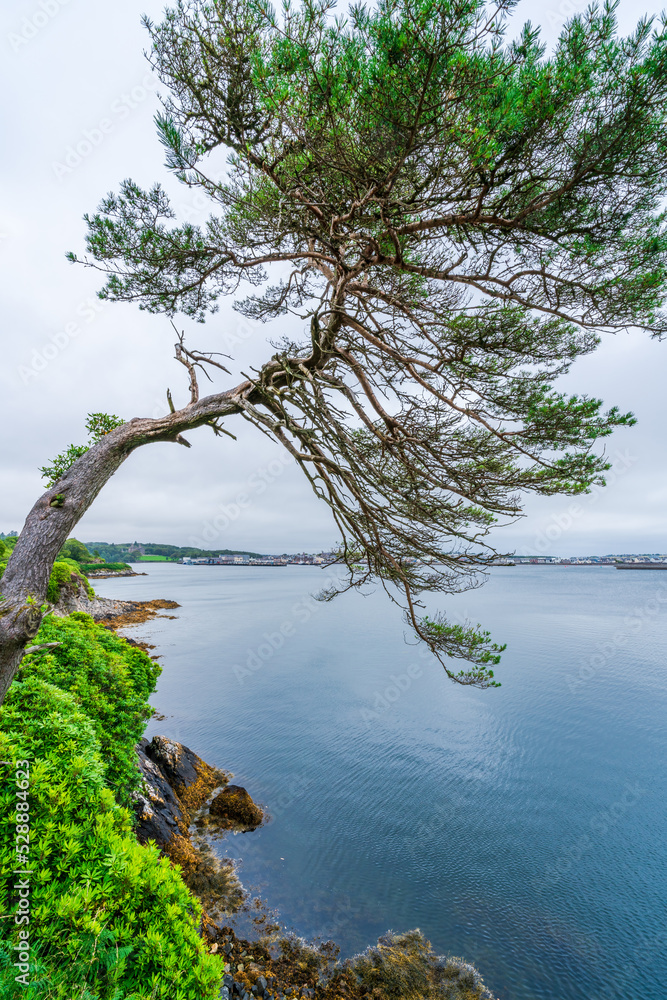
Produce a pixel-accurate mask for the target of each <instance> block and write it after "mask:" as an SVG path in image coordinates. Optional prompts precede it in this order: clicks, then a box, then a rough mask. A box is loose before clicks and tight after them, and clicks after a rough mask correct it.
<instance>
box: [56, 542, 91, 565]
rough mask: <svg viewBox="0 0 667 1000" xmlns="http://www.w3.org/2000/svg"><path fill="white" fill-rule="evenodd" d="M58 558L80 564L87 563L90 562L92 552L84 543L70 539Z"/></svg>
mask: <svg viewBox="0 0 667 1000" xmlns="http://www.w3.org/2000/svg"><path fill="white" fill-rule="evenodd" d="M58 558H59V559H60V558H63V559H74V560H75V562H78V563H87V562H90V552H89V551H88V549H87V548H86V546H85V545H84V544H83V542H80V541H78V539H76V538H68V539H67V541H66V542H65V544H64V545H63V547H62V549H61V550H60V552H59V554H58Z"/></svg>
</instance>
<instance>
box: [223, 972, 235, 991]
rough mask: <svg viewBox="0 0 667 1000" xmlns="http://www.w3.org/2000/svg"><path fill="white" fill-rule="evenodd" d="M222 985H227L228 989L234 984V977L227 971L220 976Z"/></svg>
mask: <svg viewBox="0 0 667 1000" xmlns="http://www.w3.org/2000/svg"><path fill="white" fill-rule="evenodd" d="M222 985H223V986H227V987H228V988H229V989H230V990H231V988H232V987H233V985H234V977H233V976H230V975H229V973H228V972H226V973H225V974H224V976H223V977H222Z"/></svg>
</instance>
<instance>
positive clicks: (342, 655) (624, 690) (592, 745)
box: [95, 563, 667, 1000]
mask: <svg viewBox="0 0 667 1000" xmlns="http://www.w3.org/2000/svg"><path fill="white" fill-rule="evenodd" d="M137 568H139V567H137ZM141 569H142V570H144V569H145V571H146V573H147V575H146V576H137V577H129V578H122V579H108V580H102V581H99V582H96V584H95V587H96V589H97V591H98V593H99V594H100V595H101V596H108V597H115V598H122V599H136V600H148V599H154V598H160V597H162V598H169V599H173V600H175V601H177V602H178V603H179V605H180V607H179V608H177V609H175V610H174V611H170V612H166V614H168V615H173V616H174V617H161V618H158V619H155V620H153V621H151V622H148V623H145V624H143V625H140V626H137V627H135V628H132V629H128V630H127V633H126V634H128V635H131V636H134V637H135V638H137V639H142V640H144V641H146V642H149V643H151V644H153V645H154V646H155V647H156V648H155V650H154V653H155V654H156V655H159V657H160V661H159V662H160V663H161V665H162V674H161V677H160V679H159V681H158V686H157V691H156V693H155V694H154V695H153V697H152V699H151V701H152V704H153V705H154V706H155V708H156V709H157V711H158V712H159V713H160V715H161V716H164V718H154V719H152V720H151V722H150V723H149V725H148V729H147V735H148V736H150V735H152V734H155V733H162V734H164V735H166V736H169V737H171V738H173V739H176V740H179V741H181V742H182V743H185V744H186V745H187V746H188V747H190V748H191V749H193V750H195V751H196V752H197V753H198V754H199V755H200V756H201V757H203V758H204V759H205V760H206V761H208V762H209V763H210V764H214V765H217V766H219V767H222V768H225V769H227V770H230V771H232V772H233V773H234V781H235V783H237V784H241V785H243V786H244V787H245V788H247V789H248V791H249V792H250V794H251V795H252V796H253V798H254V799H255V800H256V801H257V802H258V803H260V804H261V805H262V806H263V807H264V808H265V809H266V810H267V811H268V814H269V815H270V821H269V822H268V823H267V824H266V825H265V826H263V827H261V828H260V829H259V830H256V831H254V832H248V833H238V834H235V835H228V837H227V838H226V839H225V840H224V841H221V842H220V843H219V845H218V846H217V848H216V849H217V850H218V851H219V853H220V855H221V856H224V857H230V858H233V859H235V860H236V861H237V862H238V866H239V874H240V878H241V880H242V882H243V883H244V885H245V886H246V887H247V888H249V889H250V890H252V891H253V892H254V893H255V894H257V896H259V897H260V898H262V899H264V900H265V901H266V902H267V904H268V906H269V907H270V908H272V909H273V910H274V911H276V912H277V914H278V918H279V920H280V921H281V923H282V924H283V925H284V926H285V927H287V928H289V929H290V930H293V931H295V932H296V933H297V934H299V935H301V936H303V937H305V938H307V939H321V940H333V941H335V942H336V943H337V944H338V945H339V947H340V949H341V955H342V956H350V955H353V954H355V953H358V952H360V951H362V950H364V949H365V948H366V947H367V946H368V945H370V944H373V943H374V942H375V941H376V940H377V938H378V936H379V935H381V934H383V933H385V932H386V931H387V930H389V929H391V930H393V931H395V932H401V931H406V930H409V929H411V928H415V927H418V928H420V929H421V931H422V932H423V934H424V935H425V936H426V937H427V938H428V939H429V940H430V941H431V943H432V945H433V947H434V949H435V950H436V951H437V952H438V953H439V954H448V955H455V956H459V957H463V958H465V959H466V960H467V961H469V962H471V963H473V964H474V965H475V966H476V967H477V968H478V969H479V970H480V972H481V974H482V976H483V978H484V980H485V983H486V984H487V986H488V987H489V989H490V990H492V991H493V993H494V995H495V996H497V997H499V998H501V1000H538V998H539V1000H542V998H545V1000H546V998H548V1000H584V998H585V1000H630V998H632V1000H634V998H641V1000H665V997H667V776H666V770H665V761H666V757H667V754H666V749H667V746H666V745H667V727H666V718H667V712H666V709H667V573H664V574H663V573H659V572H650V571H641V572H618V571H617V570H615V569H614V568H613V567H595V566H512V567H496V568H494V569H492V570H491V571H490V573H489V575H488V579H487V582H486V583H485V584H484V586H482V587H480V588H479V589H476V590H473V591H469V592H467V593H465V594H460V595H457V596H453V597H447V596H446V595H427V596H426V599H425V604H426V606H427V609H428V610H429V611H431V612H432V611H435V610H436V609H440V610H443V611H445V612H446V613H447V614H448V615H449V616H450V618H451V619H452V620H454V621H459V622H462V621H466V620H467V621H471V622H472V623H473V624H477V623H480V624H481V625H482V626H483V627H484V628H486V629H488V630H489V631H490V632H491V633H492V636H493V638H494V640H495V641H497V642H504V643H507V650H506V652H505V653H504V654H503V657H502V662H501V664H500V665H499V666H498V668H497V669H496V679H497V680H499V681H500V682H501V687H499V688H495V689H489V690H478V689H475V688H471V687H462V686H460V685H458V684H455V683H453V682H452V681H451V680H449V679H448V677H447V676H446V674H445V672H444V671H443V669H442V667H441V666H440V665H439V664H438V663H437V662H435V660H433V658H432V657H430V655H424V652H423V650H422V649H421V648H420V647H419V646H417V645H415V644H414V642H413V640H412V638H411V634H410V630H409V628H408V627H407V626H406V624H405V623H404V621H403V619H402V615H401V611H400V609H399V608H398V607H397V606H396V605H395V604H394V603H393V602H392V601H391V600H390V598H389V597H388V596H387V595H386V594H385V593H384V591H383V590H382V588H381V587H377V588H376V589H374V590H371V591H370V592H368V593H366V594H361V593H358V592H353V593H348V594H345V595H343V596H341V597H339V598H337V599H336V600H334V601H333V602H331V603H321V602H318V601H316V600H315V599H314V597H313V595H314V594H316V593H317V592H318V591H319V590H320V589H321V588H322V587H323V585H324V584H325V583H326V581H327V575H328V574H329V573H330V572H331V571H330V570H326V569H322V568H319V567H314V566H312V567H311V566H286V567H242V566H182V565H177V564H160V563H151V564H149V563H146V564H143V565H142V566H141ZM453 665H454V666H457V663H456V661H453Z"/></svg>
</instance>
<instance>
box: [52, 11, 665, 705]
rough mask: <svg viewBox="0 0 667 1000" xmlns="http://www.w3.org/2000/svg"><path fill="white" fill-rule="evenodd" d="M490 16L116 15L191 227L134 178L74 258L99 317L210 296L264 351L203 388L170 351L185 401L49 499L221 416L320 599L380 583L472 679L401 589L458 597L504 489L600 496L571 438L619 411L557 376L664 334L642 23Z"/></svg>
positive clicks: (661, 132)
mask: <svg viewBox="0 0 667 1000" xmlns="http://www.w3.org/2000/svg"><path fill="white" fill-rule="evenodd" d="M513 7H514V3H513V2H512V0H499V2H498V3H496V4H495V5H491V6H489V5H488V4H486V3H483V2H481V0H445V2H443V0H380V2H378V3H377V4H373V5H368V6H364V5H363V4H360V5H357V6H354V7H351V8H350V10H349V11H348V12H347V13H345V14H336V12H335V11H334V9H333V8H334V4H333V3H332V2H331V0H302V2H301V3H300V4H299V5H294V4H291V3H285V4H284V5H283V7H282V8H281V9H280V11H275V10H274V9H273V8H271V7H270V6H269V5H268V4H267V3H265V2H262V0H256V2H255V0H206V2H204V0H179V2H178V3H177V4H176V6H174V7H173V8H171V9H169V10H167V11H166V13H165V15H164V19H163V20H162V21H161V22H160V23H153V22H151V21H150V20H146V27H147V29H148V32H149V33H150V38H151V50H150V53H149V59H150V62H151V64H152V66H153V67H154V70H155V71H156V73H157V74H158V76H159V78H160V80H161V81H162V83H163V85H164V88H165V92H166V96H165V97H164V100H163V108H162V111H161V113H160V114H159V116H158V117H157V120H156V121H157V128H158V133H159V137H160V140H161V142H162V143H163V145H164V147H165V150H166V157H167V167H168V169H169V170H170V171H171V172H172V174H173V175H174V176H175V177H176V178H177V179H178V180H179V181H180V182H182V183H183V184H184V185H187V186H188V187H189V188H196V189H199V190H201V191H203V192H205V194H206V195H207V196H208V197H209V198H210V201H211V215H210V217H209V218H208V220H207V221H206V223H205V224H203V225H194V224H191V223H189V222H185V223H180V222H179V221H178V220H177V218H176V215H175V212H174V210H173V208H172V206H171V204H170V201H169V198H168V196H167V193H166V192H165V190H164V188H163V187H161V186H160V185H159V184H156V185H155V186H154V187H152V188H150V189H149V190H144V189H142V188H141V187H140V186H139V185H137V184H136V183H134V182H133V181H131V180H127V181H125V182H124V183H123V184H122V185H121V187H120V189H119V191H118V193H116V194H110V195H109V196H108V197H107V198H105V199H104V201H103V202H102V204H101V206H100V208H99V210H98V212H97V213H96V214H94V215H91V216H87V217H86V219H87V226H88V235H87V254H86V256H85V257H83V258H81V259H83V260H84V262H85V263H87V264H89V265H90V266H93V267H97V268H99V269H101V270H102V271H104V272H106V273H107V275H108V277H107V280H106V284H105V286H104V288H103V290H102V292H101V295H102V297H103V298H107V299H110V300H113V301H125V302H134V303H137V304H138V305H139V307H140V308H141V309H146V310H148V311H150V312H154V313H163V314H165V315H167V316H169V317H172V316H174V315H175V314H177V313H181V314H184V315H185V316H189V317H192V318H194V319H196V320H199V321H204V320H205V318H206V316H207V314H209V313H210V312H212V311H214V310H215V309H216V308H217V307H218V304H219V301H220V299H221V297H226V296H230V295H234V296H236V299H235V303H234V305H235V308H236V309H237V310H239V311H240V312H241V313H243V314H244V315H245V316H248V317H253V318H255V319H258V320H261V321H266V322H269V321H271V320H272V319H274V318H275V317H278V316H285V315H287V316H291V317H292V324H291V328H292V329H293V334H291V335H290V336H289V337H288V338H286V339H285V340H283V341H281V342H280V343H279V344H274V345H273V351H274V353H273V354H272V356H271V357H270V358H268V359H267V361H266V363H265V364H264V365H262V366H261V367H260V368H259V369H258V370H254V371H252V372H251V373H250V374H249V375H247V376H244V378H245V381H244V382H243V383H242V384H240V385H238V386H235V387H234V388H233V389H230V390H229V391H228V392H226V393H220V394H217V395H213V396H208V397H205V398H200V394H199V385H198V381H197V373H198V371H201V370H206V369H207V367H208V365H209V364H214V365H217V366H218V368H223V367H224V366H223V365H222V364H221V362H220V361H217V360H216V358H215V356H214V355H213V354H210V353H206V352H202V351H199V350H194V349H192V348H189V347H187V346H186V344H185V341H184V338H183V337H182V336H181V337H179V342H178V343H177V345H176V354H177V357H178V359H179V360H180V361H181V362H182V363H183V364H184V365H185V366H186V368H187V369H188V372H189V375H190V391H191V399H190V403H189V404H188V406H186V407H184V408H183V409H181V410H178V411H175V412H172V413H171V414H169V415H168V416H167V417H165V418H160V420H159V421H153V422H151V421H149V420H144V421H143V422H142V423H141V426H139V424H136V427H135V428H134V429H133V425H132V423H130V424H126V425H123V427H120V428H118V429H116V430H112V431H111V432H110V433H109V434H108V435H106V436H105V437H104V439H102V440H101V441H100V442H99V443H98V444H97V445H95V446H94V447H93V448H92V449H91V450H90V452H88V453H87V454H86V455H84V456H83V457H82V458H80V459H79V460H78V461H77V462H75V464H74V465H73V466H72V467H71V469H70V470H69V471H67V472H65V474H64V478H62V479H61V480H60V481H59V482H58V483H56V484H55V486H54V489H55V490H62V489H63V488H70V489H71V490H72V491H73V492H72V496H74V495H75V494H76V495H77V496H78V495H79V493H76V491H77V490H79V486H78V485H75V481H77V482H78V480H76V477H77V475H78V476H79V479H80V478H81V476H84V475H85V474H87V473H85V470H86V469H91V468H92V465H91V463H92V462H94V461H98V463H99V462H102V456H103V455H108V454H110V453H111V450H112V449H113V448H116V452H115V453H114V454H115V456H116V457H115V458H114V461H115V462H116V461H117V462H119V461H122V458H123V457H124V455H125V454H126V453H129V450H131V448H133V447H136V446H137V445H138V444H143V443H146V442H147V441H150V440H158V439H162V440H164V439H169V440H180V441H181V443H186V442H184V441H183V439H182V437H181V436H180V435H181V432H182V431H183V430H187V428H188V427H194V426H200V425H202V424H210V425H212V426H213V429H214V430H215V431H216V433H220V432H221V431H222V430H224V428H223V427H222V425H221V424H220V418H221V417H225V416H229V415H232V414H241V415H242V416H243V417H245V418H246V419H247V420H248V421H250V422H251V423H252V424H254V425H256V427H258V428H259V429H260V430H262V431H264V432H265V433H267V434H269V435H270V436H272V437H273V438H275V439H276V440H278V441H279V442H281V444H283V445H284V446H285V447H286V448H287V449H288V450H289V452H290V453H291V454H292V456H293V457H294V459H295V461H296V462H297V463H298V464H299V465H300V466H301V468H302V469H303V471H304V473H305V474H306V476H307V478H308V480H309V481H310V484H311V486H312V488H313V489H314V491H315V493H316V494H317V495H318V496H319V497H321V499H322V500H323V501H324V502H326V503H327V504H328V505H329V506H330V508H331V511H332V514H333V517H334V520H335V522H336V525H337V527H338V530H339V532H340V537H341V544H340V549H339V553H338V559H339V562H340V563H341V564H342V565H343V566H345V567H347V571H348V572H347V575H346V578H345V582H344V583H343V584H342V585H341V586H342V587H348V586H363V585H364V584H365V583H367V582H369V581H370V580H372V579H379V580H381V581H382V583H383V584H384V585H385V586H386V588H387V590H388V592H389V593H390V595H391V596H392V598H393V599H395V600H397V601H398V602H399V603H401V604H402V606H403V607H404V608H405V611H406V615H407V619H408V621H409V622H410V624H411V625H412V627H413V628H414V630H415V632H416V635H417V636H418V637H419V638H420V639H422V640H424V641H425V642H426V643H427V644H428V646H429V647H430V648H431V650H432V651H433V652H434V654H435V655H436V656H437V657H438V658H439V659H440V660H441V662H442V663H443V665H444V666H445V669H446V670H447V672H448V674H449V675H450V677H453V678H454V679H455V680H457V681H459V682H461V683H466V684H475V685H478V686H481V687H486V686H489V685H493V684H495V681H494V680H493V671H492V669H491V667H492V666H493V664H494V663H495V662H497V659H498V654H499V652H500V651H501V647H499V646H497V645H495V644H494V643H493V642H492V641H491V639H490V637H489V636H488V634H487V633H485V632H483V631H481V630H480V629H479V628H478V627H475V626H473V625H472V624H471V623H464V624H461V623H452V622H451V621H448V620H447V619H446V617H445V616H444V615H430V616H426V615H425V614H424V613H423V609H422V607H421V605H420V594H423V592H424V591H441V592H444V593H452V592H456V591H458V590H461V589H464V588H466V587H468V586H471V585H474V583H475V581H476V579H477V577H478V574H479V573H480V572H483V571H484V569H485V567H486V566H488V565H489V564H490V563H491V562H492V561H493V559H494V558H495V556H496V553H495V551H494V549H493V548H492V546H491V545H490V542H489V537H488V535H489V531H490V529H491V528H492V527H493V526H494V525H496V524H498V523H504V522H508V521H511V520H513V519H515V518H516V517H518V516H520V514H521V509H522V507H521V503H522V501H521V497H522V494H525V493H526V492H532V493H538V494H543V495H552V494H556V493H569V494H578V493H582V492H585V491H587V490H588V489H589V488H590V487H591V486H592V485H593V484H599V483H602V482H604V472H605V469H607V468H608V467H609V466H608V464H607V461H606V459H605V457H604V452H603V450H601V449H600V448H599V447H597V445H598V442H599V441H600V440H601V439H603V438H605V437H607V436H608V435H609V434H610V433H611V432H612V431H613V429H614V428H615V427H617V426H619V425H623V424H630V423H632V422H633V420H634V418H633V417H632V415H631V414H628V413H622V412H619V410H618V409H617V408H616V407H612V408H611V409H609V410H608V411H604V410H603V407H602V402H601V401H600V400H598V399H594V398H591V397H590V396H588V395H586V394H585V393H584V394H580V395H570V394H567V393H564V392H562V391H561V389H560V388H559V387H558V384H557V383H558V379H559V378H560V377H561V376H563V375H564V374H565V373H567V372H568V370H569V369H570V367H571V365H572V364H573V362H575V361H576V359H577V358H579V357H581V356H582V355H586V354H589V353H591V352H592V351H594V350H595V348H596V346H597V345H598V343H599V337H600V335H601V334H603V333H604V332H605V331H606V332H612V331H620V330H630V329H635V328H639V329H642V330H645V331H647V332H648V333H649V334H650V335H652V336H655V337H661V336H663V335H664V333H665V331H666V330H667V318H666V316H665V314H664V312H662V309H661V307H662V304H663V300H664V297H665V290H666V287H667V274H666V265H667V253H666V251H667V242H666V235H665V216H664V211H663V207H662V206H663V201H664V196H665V193H666V183H667V155H666V154H667V130H666V127H665V108H666V107H667V39H666V35H665V25H664V23H663V22H662V21H659V22H656V21H652V20H650V19H648V18H645V19H643V20H641V21H640V23H639V25H638V27H637V29H636V31H635V32H634V34H633V35H631V36H630V37H627V38H622V37H619V35H618V33H617V26H616V21H615V16H614V5H613V4H610V3H607V4H605V5H604V6H602V7H592V8H590V9H589V10H588V11H587V12H586V13H584V14H582V15H580V16H577V17H574V18H572V20H571V21H570V22H569V23H568V24H567V25H566V26H565V28H564V29H563V32H562V35H561V37H560V39H559V41H558V43H557V45H556V48H555V51H554V52H553V53H552V54H551V55H549V56H547V55H546V52H545V47H544V45H543V44H542V42H541V40H540V36H539V32H538V30H537V29H535V28H534V27H532V26H531V25H530V24H527V25H526V26H525V27H524V28H523V29H522V30H520V32H519V34H518V37H517V38H516V39H515V40H508V39H507V38H506V31H507V25H508V19H509V15H510V14H511V12H512V10H513ZM220 150H222V151H224V152H225V154H226V170H225V174H224V176H223V177H222V178H220V177H219V176H217V175H216V174H215V172H214V170H213V169H212V167H211V166H210V165H211V164H212V163H214V162H219V156H217V158H216V155H214V154H216V153H217V152H219V151H220ZM70 256H71V259H72V260H77V259H79V258H78V257H77V256H76V255H75V254H71V255H70ZM207 346H209V347H211V348H215V347H216V346H217V345H215V344H211V345H207ZM96 456H97V458H96ZM119 456H120V457H119ZM86 463H88V464H86ZM116 467H117V465H116ZM77 469H78V470H79V472H77V471H76V470H77ZM63 484H64V487H63ZM60 495H61V494H58V496H60ZM62 495H63V496H64V497H65V501H64V502H65V503H66V502H67V493H66V492H65V493H63V494H62ZM360 565H361V566H362V567H363V568H362V569H361V570H360V569H359V566H360ZM355 567H356V568H355ZM333 595H334V592H333V591H331V592H329V593H328V594H326V595H324V596H325V597H330V596H333ZM450 657H460V658H462V659H464V660H468V661H470V662H469V665H468V666H464V667H463V668H462V669H461V670H458V669H453V668H452V666H451V660H450Z"/></svg>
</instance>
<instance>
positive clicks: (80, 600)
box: [52, 573, 180, 630]
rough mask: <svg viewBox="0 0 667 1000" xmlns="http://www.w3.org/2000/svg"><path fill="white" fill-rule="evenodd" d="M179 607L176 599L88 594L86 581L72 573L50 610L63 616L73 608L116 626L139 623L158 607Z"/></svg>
mask: <svg viewBox="0 0 667 1000" xmlns="http://www.w3.org/2000/svg"><path fill="white" fill-rule="evenodd" d="M119 575H120V574H119ZM124 575H126V576H127V575H131V576H137V575H138V574H136V573H131V574H127V573H125V574H124ZM91 593H92V591H91ZM178 607H180V605H179V604H177V603H176V601H164V600H156V601H117V600H112V599H111V598H109V597H98V596H97V595H94V596H93V597H90V596H89V594H88V591H87V589H86V584H85V581H84V580H83V579H82V578H81V577H80V576H77V575H76V574H75V573H73V574H72V576H71V578H70V582H69V583H67V584H65V585H63V586H61V587H60V595H59V599H58V603H57V604H55V605H54V606H53V609H52V614H54V615H56V616H58V617H61V618H64V617H65V616H66V615H71V614H72V613H73V612H74V611H83V612H84V613H85V614H87V615H90V617H91V618H93V619H94V620H95V621H96V622H99V623H100V624H101V625H106V626H108V627H109V628H112V629H114V630H115V629H118V628H125V627H126V626H128V625H140V624H141V623H142V622H146V621H150V619H151V618H155V617H156V616H157V615H158V612H160V611H164V610H171V609H172V608H178ZM160 617H163V618H174V617H175V616H174V615H161V616H160Z"/></svg>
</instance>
